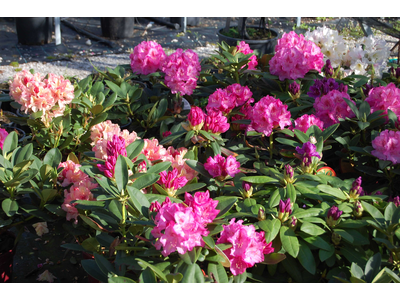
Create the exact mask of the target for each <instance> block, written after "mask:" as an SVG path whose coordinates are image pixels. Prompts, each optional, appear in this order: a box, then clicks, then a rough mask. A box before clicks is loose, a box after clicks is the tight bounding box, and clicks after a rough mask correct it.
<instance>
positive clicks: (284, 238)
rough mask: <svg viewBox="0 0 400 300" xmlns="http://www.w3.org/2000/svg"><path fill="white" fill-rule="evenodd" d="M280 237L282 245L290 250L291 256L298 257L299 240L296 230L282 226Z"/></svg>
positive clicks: (287, 250)
mask: <svg viewBox="0 0 400 300" xmlns="http://www.w3.org/2000/svg"><path fill="white" fill-rule="evenodd" d="M280 238H281V242H282V247H283V248H284V249H285V250H286V252H288V253H289V254H290V255H291V256H293V257H295V258H296V257H297V255H298V254H299V249H300V246H299V240H298V239H297V237H296V235H295V233H294V231H293V230H292V229H290V228H289V227H286V226H282V227H281V228H280Z"/></svg>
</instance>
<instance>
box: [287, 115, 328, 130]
mask: <svg viewBox="0 0 400 300" xmlns="http://www.w3.org/2000/svg"><path fill="white" fill-rule="evenodd" d="M294 124H295V126H294V128H293V130H294V129H297V130H300V131H302V132H304V133H306V132H307V130H308V128H310V127H311V126H313V125H317V126H318V128H319V129H321V130H323V129H324V122H322V121H321V120H320V119H319V118H318V117H316V116H315V115H312V114H311V115H307V114H304V115H302V116H301V117H299V118H297V119H296V120H294Z"/></svg>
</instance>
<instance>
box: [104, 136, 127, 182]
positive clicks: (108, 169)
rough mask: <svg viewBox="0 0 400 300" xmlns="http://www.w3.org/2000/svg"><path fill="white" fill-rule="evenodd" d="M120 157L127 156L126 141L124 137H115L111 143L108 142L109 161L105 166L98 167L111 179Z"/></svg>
mask: <svg viewBox="0 0 400 300" xmlns="http://www.w3.org/2000/svg"><path fill="white" fill-rule="evenodd" d="M119 155H122V156H126V155H127V154H126V148H125V139H124V138H123V137H122V136H118V135H114V136H113V139H112V140H111V141H108V142H107V160H106V161H105V163H104V165H102V164H98V165H97V167H98V168H99V170H100V171H101V172H104V175H106V176H107V177H109V178H113V177H114V169H115V164H116V163H117V158H118V156H119Z"/></svg>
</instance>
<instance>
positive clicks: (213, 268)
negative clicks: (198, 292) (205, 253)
mask: <svg viewBox="0 0 400 300" xmlns="http://www.w3.org/2000/svg"><path fill="white" fill-rule="evenodd" d="M207 273H208V276H209V277H211V278H214V279H215V281H216V282H218V283H228V275H227V274H226V271H225V268H224V267H223V266H222V265H221V264H220V263H218V262H210V263H209V264H208V268H207Z"/></svg>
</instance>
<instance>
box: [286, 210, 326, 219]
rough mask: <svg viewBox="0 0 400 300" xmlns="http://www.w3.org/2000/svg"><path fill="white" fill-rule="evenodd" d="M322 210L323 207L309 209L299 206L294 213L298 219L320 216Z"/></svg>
mask: <svg viewBox="0 0 400 300" xmlns="http://www.w3.org/2000/svg"><path fill="white" fill-rule="evenodd" d="M321 212H322V209H320V208H308V209H301V208H299V209H296V210H295V211H294V212H293V214H292V215H293V216H295V217H296V218H297V219H302V218H308V217H316V216H319V214H320V213H321Z"/></svg>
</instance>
